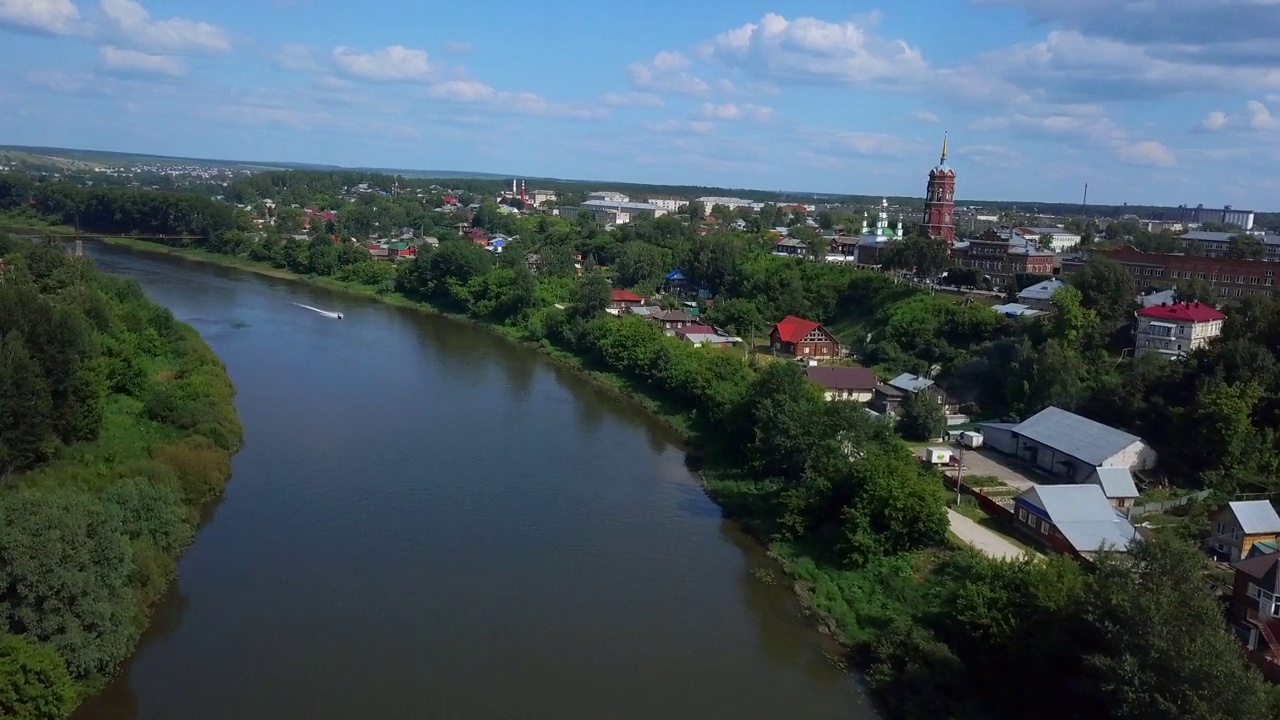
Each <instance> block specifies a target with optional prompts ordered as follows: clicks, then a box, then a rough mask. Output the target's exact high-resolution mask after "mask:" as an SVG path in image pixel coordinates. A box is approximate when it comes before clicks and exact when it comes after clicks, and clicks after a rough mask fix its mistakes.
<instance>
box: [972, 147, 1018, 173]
mask: <svg viewBox="0 0 1280 720" xmlns="http://www.w3.org/2000/svg"><path fill="white" fill-rule="evenodd" d="M955 155H956V156H957V157H961V158H964V159H966V160H972V161H973V162H976V163H979V164H981V165H988V166H992V167H1002V168H1017V167H1022V165H1023V164H1024V159H1023V157H1022V154H1021V153H1019V152H1018V151H1016V150H1013V149H1010V148H1007V147H1004V146H1002V145H961V146H959V147H957V148H956V149H955Z"/></svg>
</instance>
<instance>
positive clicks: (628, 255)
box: [613, 240, 671, 292]
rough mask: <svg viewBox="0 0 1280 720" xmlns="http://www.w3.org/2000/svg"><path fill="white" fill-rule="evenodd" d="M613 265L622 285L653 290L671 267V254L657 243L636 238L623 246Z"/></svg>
mask: <svg viewBox="0 0 1280 720" xmlns="http://www.w3.org/2000/svg"><path fill="white" fill-rule="evenodd" d="M613 267H614V271H615V272H616V273H617V278H618V283H619V284H620V285H621V286H622V287H629V288H630V287H640V288H643V289H644V290H646V291H648V292H652V291H653V290H655V289H657V287H658V285H660V284H661V283H662V280H663V278H665V277H666V275H667V271H669V270H670V269H671V254H670V253H669V252H667V251H665V250H663V249H662V248H660V247H658V246H656V245H650V244H649V243H647V242H641V241H638V240H635V241H631V242H628V243H626V244H624V245H623V246H622V248H621V249H620V250H619V251H618V257H617V259H616V260H615V261H614V265H613Z"/></svg>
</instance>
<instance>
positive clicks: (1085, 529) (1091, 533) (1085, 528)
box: [1018, 485, 1135, 552]
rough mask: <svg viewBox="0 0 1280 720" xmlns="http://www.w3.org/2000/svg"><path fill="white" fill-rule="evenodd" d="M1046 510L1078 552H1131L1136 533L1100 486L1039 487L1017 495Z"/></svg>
mask: <svg viewBox="0 0 1280 720" xmlns="http://www.w3.org/2000/svg"><path fill="white" fill-rule="evenodd" d="M1018 498H1019V499H1020V500H1023V501H1025V502H1027V503H1029V504H1031V505H1034V506H1036V507H1038V508H1040V509H1041V510H1043V511H1044V513H1045V514H1046V515H1048V516H1049V519H1050V520H1051V521H1052V522H1053V524H1054V526H1055V527H1057V528H1058V531H1059V532H1061V533H1062V535H1063V537H1065V538H1066V539H1067V541H1068V542H1070V543H1071V546H1072V547H1073V548H1075V549H1076V551H1078V552H1097V551H1099V550H1103V549H1111V550H1119V551H1121V552H1123V551H1125V550H1128V549H1129V545H1130V543H1132V542H1133V541H1134V535H1135V531H1134V529H1133V526H1132V525H1130V524H1129V521H1128V520H1125V519H1124V517H1122V516H1121V515H1120V514H1119V513H1117V512H1116V511H1115V508H1113V507H1111V503H1109V502H1107V498H1106V496H1105V495H1104V494H1103V492H1102V488H1100V487H1098V486H1097V485H1037V486H1035V487H1033V488H1031V489H1030V490H1027V491H1026V492H1024V493H1022V494H1021V495H1019V496H1018Z"/></svg>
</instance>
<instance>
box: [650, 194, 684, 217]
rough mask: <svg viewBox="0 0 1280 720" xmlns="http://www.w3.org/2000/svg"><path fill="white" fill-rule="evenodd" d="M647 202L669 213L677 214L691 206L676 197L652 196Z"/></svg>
mask: <svg viewBox="0 0 1280 720" xmlns="http://www.w3.org/2000/svg"><path fill="white" fill-rule="evenodd" d="M645 202H647V203H649V204H650V205H653V206H654V207H657V208H661V209H663V210H666V211H667V212H669V213H673V212H676V211H677V210H679V209H680V208H682V207H684V206H685V205H688V204H689V201H688V200H685V199H684V198H678V197H675V196H674V195H650V196H649V197H647V198H645Z"/></svg>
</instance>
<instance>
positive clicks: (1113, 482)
mask: <svg viewBox="0 0 1280 720" xmlns="http://www.w3.org/2000/svg"><path fill="white" fill-rule="evenodd" d="M1095 477H1096V478H1097V479H1098V481H1097V482H1096V483H1094V484H1095V485H1097V486H1099V487H1101V488H1102V494H1103V495H1106V496H1107V497H1108V498H1109V499H1112V500H1115V499H1121V498H1136V497H1138V486H1137V485H1136V484H1134V482H1133V474H1132V473H1130V472H1129V469H1128V468H1122V467H1100V468H1098V469H1096V470H1094V471H1093V475H1091V476H1090V477H1089V480H1090V482H1092V481H1093V479H1094V478H1095Z"/></svg>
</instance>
